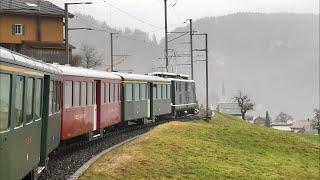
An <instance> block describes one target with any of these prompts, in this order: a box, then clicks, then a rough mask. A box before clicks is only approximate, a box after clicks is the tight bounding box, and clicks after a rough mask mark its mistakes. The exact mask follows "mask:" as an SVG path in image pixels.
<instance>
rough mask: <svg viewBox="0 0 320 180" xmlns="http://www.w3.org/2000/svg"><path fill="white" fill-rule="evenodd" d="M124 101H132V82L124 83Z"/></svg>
mask: <svg viewBox="0 0 320 180" xmlns="http://www.w3.org/2000/svg"><path fill="white" fill-rule="evenodd" d="M125 87H126V101H132V84H126V86H125Z"/></svg>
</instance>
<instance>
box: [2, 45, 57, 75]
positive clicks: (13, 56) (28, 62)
mask: <svg viewBox="0 0 320 180" xmlns="http://www.w3.org/2000/svg"><path fill="white" fill-rule="evenodd" d="M0 59H1V61H3V62H7V63H12V64H15V65H19V66H23V67H27V68H31V69H35V70H39V71H43V72H48V73H52V74H58V75H59V74H61V71H60V70H58V69H57V68H55V67H53V66H51V65H50V64H47V63H45V62H43V61H40V60H37V59H34V58H31V57H28V56H25V55H23V54H19V53H17V52H13V51H10V50H8V49H6V48H3V47H0Z"/></svg>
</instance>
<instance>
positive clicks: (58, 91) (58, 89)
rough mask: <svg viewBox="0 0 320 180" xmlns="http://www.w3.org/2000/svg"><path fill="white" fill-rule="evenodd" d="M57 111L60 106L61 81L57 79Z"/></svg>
mask: <svg viewBox="0 0 320 180" xmlns="http://www.w3.org/2000/svg"><path fill="white" fill-rule="evenodd" d="M56 87H57V111H60V108H61V82H60V81H57V86H56Z"/></svg>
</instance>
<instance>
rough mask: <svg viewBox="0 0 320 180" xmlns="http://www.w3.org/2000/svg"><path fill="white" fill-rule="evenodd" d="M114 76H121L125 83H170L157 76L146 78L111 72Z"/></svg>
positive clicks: (138, 75)
mask: <svg viewBox="0 0 320 180" xmlns="http://www.w3.org/2000/svg"><path fill="white" fill-rule="evenodd" d="M113 73H114V74H116V75H118V76H121V77H122V78H123V79H124V80H125V81H146V82H163V83H169V82H171V81H170V80H168V79H165V78H162V77H158V76H148V75H143V74H131V73H119V72H113Z"/></svg>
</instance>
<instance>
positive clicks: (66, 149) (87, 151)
mask: <svg viewBox="0 0 320 180" xmlns="http://www.w3.org/2000/svg"><path fill="white" fill-rule="evenodd" d="M197 119H201V117H199V116H198V115H197V114H196V115H186V116H181V117H179V118H176V119H174V120H176V121H192V120H197ZM174 120H173V119H165V120H162V121H157V122H153V123H148V124H144V125H134V126H128V127H126V128H124V129H121V130H115V131H111V132H108V133H106V134H104V136H103V137H102V138H100V139H97V140H94V141H79V142H76V143H72V144H70V145H67V146H63V147H59V148H58V149H57V150H55V151H54V152H53V153H51V155H50V156H49V158H50V160H49V164H48V168H47V169H46V170H44V171H43V172H42V173H41V174H40V176H39V179H40V180H44V179H68V178H69V177H70V176H71V175H73V174H74V173H75V172H76V171H77V170H78V169H79V168H80V167H81V166H82V165H83V164H84V163H86V162H87V161H89V160H90V159H91V158H92V157H93V156H95V155H97V154H98V153H100V152H102V151H103V150H105V149H108V148H110V147H112V146H114V145H116V144H119V143H121V142H123V141H126V140H127V139H130V138H133V137H135V136H138V135H141V134H144V133H146V132H148V131H149V130H150V129H151V128H153V127H155V126H157V125H160V124H163V123H167V122H170V121H174Z"/></svg>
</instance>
